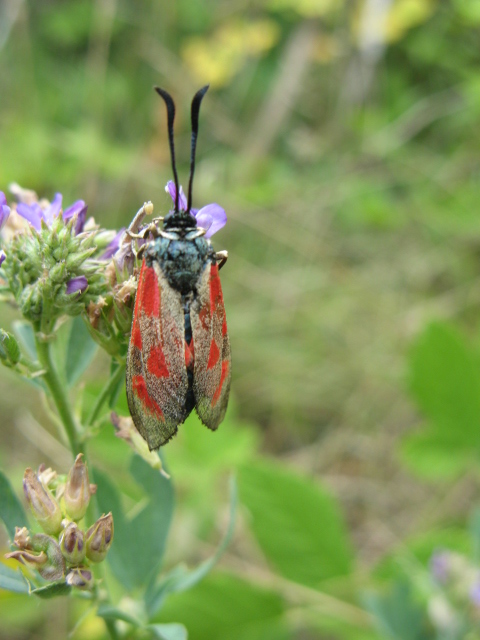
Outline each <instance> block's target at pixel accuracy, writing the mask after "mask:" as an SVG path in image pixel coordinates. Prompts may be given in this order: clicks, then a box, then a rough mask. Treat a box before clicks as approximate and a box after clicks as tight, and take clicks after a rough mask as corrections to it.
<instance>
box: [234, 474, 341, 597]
mask: <svg viewBox="0 0 480 640" xmlns="http://www.w3.org/2000/svg"><path fill="white" fill-rule="evenodd" d="M240 496H241V498H242V500H243V502H244V504H245V505H246V506H247V507H248V509H249V510H250V512H251V515H252V522H251V526H252V530H253V532H254V534H255V537H256V538H257V541H258V543H259V544H260V546H261V548H262V550H263V552H264V553H265V555H266V556H267V558H268V559H269V560H270V562H272V564H273V565H274V566H275V567H276V569H277V570H278V571H279V572H280V573H281V574H282V575H283V576H285V577H286V578H288V579H290V580H294V581H296V582H299V583H301V584H304V585H307V586H309V587H319V586H320V584H321V582H322V581H323V580H326V579H328V578H333V577H336V576H344V575H347V574H349V573H350V571H351V565H352V549H351V546H350V542H349V540H348V537H347V533H346V529H345V525H344V522H343V519H342V517H341V514H340V509H339V507H338V505H337V503H336V502H335V500H334V499H333V498H332V497H331V496H330V495H329V494H328V493H327V492H326V491H324V490H323V489H322V488H321V487H319V486H318V485H317V484H316V483H315V482H313V481H312V480H310V479H308V478H302V477H300V476H298V475H297V474H295V473H292V472H291V471H289V470H287V469H285V468H284V467H280V466H279V465H274V464H272V463H266V462H259V463H256V464H250V465H245V466H243V467H242V468H241V471H240Z"/></svg>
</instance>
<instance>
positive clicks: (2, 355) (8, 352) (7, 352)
mask: <svg viewBox="0 0 480 640" xmlns="http://www.w3.org/2000/svg"><path fill="white" fill-rule="evenodd" d="M0 360H3V362H4V364H6V365H7V366H11V365H15V364H17V363H18V361H19V360H20V347H19V346H18V342H17V341H16V339H15V338H14V336H12V334H11V333H8V331H4V330H3V329H0Z"/></svg>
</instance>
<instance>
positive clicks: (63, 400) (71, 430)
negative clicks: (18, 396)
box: [35, 332, 84, 458]
mask: <svg viewBox="0 0 480 640" xmlns="http://www.w3.org/2000/svg"><path fill="white" fill-rule="evenodd" d="M35 343H36V347H37V355H38V359H39V361H40V364H41V365H42V367H43V368H44V369H45V373H44V374H43V379H44V380H45V384H46V385H47V387H48V390H49V391H50V394H51V396H52V399H53V402H54V404H55V407H56V409H57V411H58V415H59V416H60V418H61V420H62V423H63V426H64V429H65V433H66V435H67V438H68V442H69V444H70V449H71V451H72V454H73V457H74V458H75V457H76V456H77V455H78V454H79V453H84V450H83V444H82V443H81V442H80V439H79V434H78V430H77V425H76V424H75V419H74V417H73V413H72V411H71V408H70V401H69V399H68V397H67V394H66V391H65V388H64V386H63V384H62V382H61V380H60V378H59V376H58V373H57V371H56V370H55V365H54V364H53V360H52V355H51V353H50V343H49V342H48V341H45V340H42V339H41V338H39V337H38V332H37V334H36V336H35Z"/></svg>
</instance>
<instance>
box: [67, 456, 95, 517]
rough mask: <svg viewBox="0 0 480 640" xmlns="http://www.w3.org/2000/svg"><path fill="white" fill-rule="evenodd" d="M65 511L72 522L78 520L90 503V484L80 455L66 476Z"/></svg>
mask: <svg viewBox="0 0 480 640" xmlns="http://www.w3.org/2000/svg"><path fill="white" fill-rule="evenodd" d="M64 500H65V510H66V512H67V514H68V515H69V516H70V518H72V520H80V519H81V518H83V516H84V515H85V512H86V510H87V507H88V503H89V502H90V483H89V481H88V470H87V465H86V464H85V463H84V461H83V460H82V454H81V453H79V454H78V456H77V457H76V460H75V463H74V465H73V467H72V468H71V469H70V473H69V474H68V478H67V482H66V484H65V493H64Z"/></svg>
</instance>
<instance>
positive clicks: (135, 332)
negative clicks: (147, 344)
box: [131, 316, 142, 351]
mask: <svg viewBox="0 0 480 640" xmlns="http://www.w3.org/2000/svg"><path fill="white" fill-rule="evenodd" d="M131 340H132V343H133V344H134V345H135V346H136V347H137V348H138V349H140V351H141V350H142V334H141V332H140V324H139V322H138V320H137V317H136V316H135V317H134V319H133V325H132V336H131Z"/></svg>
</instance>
